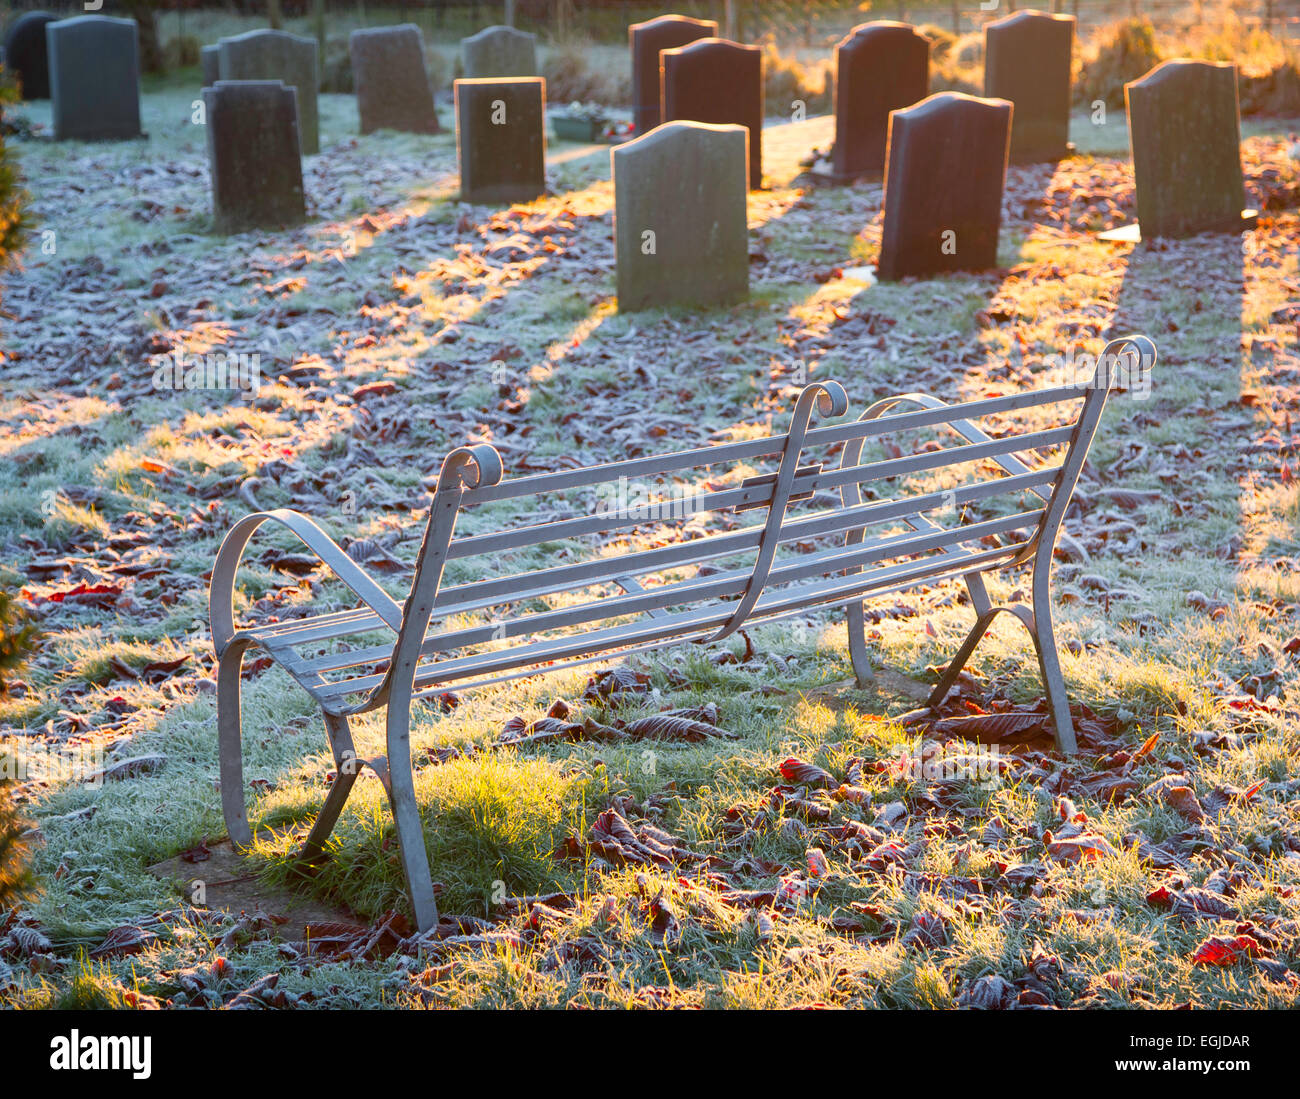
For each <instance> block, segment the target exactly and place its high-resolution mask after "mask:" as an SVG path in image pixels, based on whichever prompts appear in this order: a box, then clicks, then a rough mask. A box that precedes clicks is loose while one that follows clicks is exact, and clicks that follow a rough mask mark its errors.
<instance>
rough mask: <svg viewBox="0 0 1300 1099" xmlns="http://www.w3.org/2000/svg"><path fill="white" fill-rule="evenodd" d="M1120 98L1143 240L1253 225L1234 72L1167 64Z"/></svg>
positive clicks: (1221, 65)
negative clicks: (1124, 109) (1124, 107)
mask: <svg viewBox="0 0 1300 1099" xmlns="http://www.w3.org/2000/svg"><path fill="white" fill-rule="evenodd" d="M1124 98H1125V101H1126V102H1127V104H1128V125H1129V141H1130V144H1131V147H1132V152H1133V179H1134V183H1135V185H1136V189H1137V214H1138V227H1139V229H1140V231H1141V235H1142V236H1143V237H1147V238H1151V237H1189V236H1192V235H1194V234H1196V233H1205V232H1240V231H1241V230H1243V229H1248V228H1250V227H1251V226H1252V225H1253V224H1254V222H1255V211H1253V210H1243V207H1244V206H1245V205H1246V189H1245V183H1244V181H1243V179H1242V174H1241V120H1240V116H1239V115H1238V108H1237V67H1236V66H1235V65H1233V64H1232V63H1230V62H1213V61H1187V60H1175V61H1165V62H1163V63H1162V64H1159V65H1157V66H1156V67H1155V68H1154V69H1152V70H1151V71H1150V72H1149V73H1147V75H1146V76H1144V77H1143V78H1142V79H1141V80H1136V81H1134V82H1133V83H1131V84H1126V85H1124ZM1119 232H1120V233H1122V232H1123V230H1119Z"/></svg>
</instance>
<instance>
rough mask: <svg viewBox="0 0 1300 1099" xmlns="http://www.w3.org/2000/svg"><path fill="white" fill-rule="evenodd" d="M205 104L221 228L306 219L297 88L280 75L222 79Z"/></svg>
mask: <svg viewBox="0 0 1300 1099" xmlns="http://www.w3.org/2000/svg"><path fill="white" fill-rule="evenodd" d="M203 105H204V110H205V111H206V114H207V131H208V167H209V170H210V171H211V174H212V220H213V227H214V228H215V229H216V230H217V232H220V233H239V232H243V231H244V230H246V229H259V228H278V227H281V226H285V225H297V224H299V223H300V222H301V221H303V219H304V218H305V217H306V205H305V201H304V199H303V190H302V153H301V151H300V150H299V148H298V105H297V92H296V91H295V90H294V89H293V88H291V87H288V86H286V85H285V84H283V83H282V82H281V81H279V80H218V81H217V82H216V84H214V85H212V86H211V87H208V88H204V89H203Z"/></svg>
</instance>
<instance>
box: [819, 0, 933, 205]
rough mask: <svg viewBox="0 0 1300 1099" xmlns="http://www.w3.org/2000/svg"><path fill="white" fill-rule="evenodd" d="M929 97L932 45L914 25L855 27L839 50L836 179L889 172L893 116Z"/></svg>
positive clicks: (882, 23) (833, 158) (881, 23)
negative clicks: (887, 156)
mask: <svg viewBox="0 0 1300 1099" xmlns="http://www.w3.org/2000/svg"><path fill="white" fill-rule="evenodd" d="M929 93H930V40H929V39H928V38H926V36H925V35H923V34H921V33H920V32H919V31H918V30H917V29H916V28H915V27H913V26H912V25H911V24H910V23H895V22H892V21H890V20H880V21H879V22H875V23H863V24H861V25H860V26H857V27H854V28H853V30H851V31H850V32H849V34H848V36H847V37H846V38H845V39H844V40H843V41H842V42H840V44H839V45H838V46H836V47H835V151H834V153H833V154H832V156H831V166H832V170H833V172H834V173H835V176H836V178H837V179H855V178H856V177H858V176H860V175H863V174H864V173H866V172H879V171H882V170H883V169H884V167H885V145H886V144H887V142H888V139H889V113H890V112H891V111H896V110H898V109H900V108H902V107H910V106H911V105H912V104H913V103H919V102H920V101H921V100H922V99H924V98H925V97H926V96H927V95H929Z"/></svg>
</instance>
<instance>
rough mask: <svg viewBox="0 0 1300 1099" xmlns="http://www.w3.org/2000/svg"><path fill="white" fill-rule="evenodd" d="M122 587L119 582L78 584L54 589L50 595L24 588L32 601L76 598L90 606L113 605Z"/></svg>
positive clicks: (42, 601)
mask: <svg viewBox="0 0 1300 1099" xmlns="http://www.w3.org/2000/svg"><path fill="white" fill-rule="evenodd" d="M121 594H122V589H121V587H120V586H118V585H117V584H78V585H77V586H76V587H75V588H65V589H64V590H63V591H52V592H50V593H49V595H35V594H33V593H32V592H30V591H28V590H27V589H26V588H24V589H23V595H24V596H25V597H26V598H27V600H28V602H31V603H62V602H64V601H65V600H67V599H75V600H76V601H77V602H78V603H85V604H87V605H89V606H100V607H103V606H111V605H112V604H113V602H114V601H115V600H116V599H117V597H118V596H119V595H121Z"/></svg>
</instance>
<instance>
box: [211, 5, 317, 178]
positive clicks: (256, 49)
mask: <svg viewBox="0 0 1300 1099" xmlns="http://www.w3.org/2000/svg"><path fill="white" fill-rule="evenodd" d="M219 45H220V47H221V53H220V64H219V74H220V79H222V80H259V81H266V80H279V81H282V82H283V83H284V84H285V85H287V86H288V87H291V88H293V89H294V91H296V92H297V93H298V136H299V139H300V143H301V146H302V151H303V153H304V154H311V153H318V152H320V124H319V121H318V114H317V106H316V90H317V88H318V87H319V86H320V76H319V72H320V70H319V67H318V66H317V63H316V39H314V38H304V37H302V36H301V35H297V34H289V33H288V32H287V31H270V30H259V31H247V32H245V33H244V34H237V35H235V36H234V37H232V38H223V39H222V40H221V42H220V43H219Z"/></svg>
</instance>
